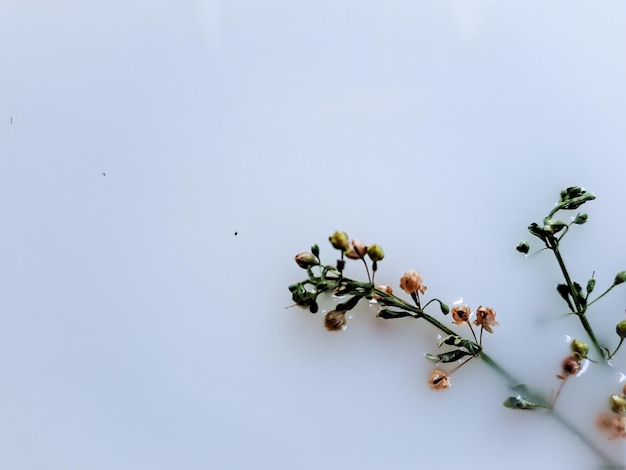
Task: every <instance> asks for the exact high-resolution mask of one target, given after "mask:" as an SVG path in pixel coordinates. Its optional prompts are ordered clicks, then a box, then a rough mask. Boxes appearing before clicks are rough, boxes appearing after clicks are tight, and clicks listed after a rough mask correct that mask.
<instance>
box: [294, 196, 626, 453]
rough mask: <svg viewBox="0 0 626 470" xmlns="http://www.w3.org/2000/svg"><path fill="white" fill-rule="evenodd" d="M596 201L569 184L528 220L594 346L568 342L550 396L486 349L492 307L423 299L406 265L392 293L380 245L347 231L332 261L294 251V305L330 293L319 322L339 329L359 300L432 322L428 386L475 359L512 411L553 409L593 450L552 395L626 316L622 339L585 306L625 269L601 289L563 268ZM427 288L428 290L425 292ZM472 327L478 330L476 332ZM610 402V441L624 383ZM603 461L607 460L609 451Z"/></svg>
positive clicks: (622, 422) (624, 425)
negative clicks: (602, 329) (538, 216)
mask: <svg viewBox="0 0 626 470" xmlns="http://www.w3.org/2000/svg"><path fill="white" fill-rule="evenodd" d="M594 199H595V196H594V195H593V194H591V193H589V192H587V191H585V190H584V189H582V188H580V187H578V186H571V187H569V188H566V189H564V190H563V191H561V193H560V198H559V201H558V202H557V203H556V205H555V206H553V207H552V208H551V209H550V210H549V212H548V214H547V216H546V217H544V218H543V221H542V222H540V223H531V224H530V225H529V226H528V232H529V233H530V234H531V235H532V236H533V237H535V238H536V239H538V240H539V241H540V242H541V245H542V246H541V248H540V251H544V252H551V253H552V254H553V255H554V257H555V259H556V261H557V264H558V266H559V269H560V270H561V274H562V276H563V281H564V282H563V283H561V284H558V285H557V286H556V290H557V293H558V294H559V295H560V297H561V298H562V299H563V301H564V302H565V304H566V305H567V309H568V312H569V313H570V314H571V315H570V318H577V319H578V320H579V321H580V323H581V326H582V328H583V329H584V332H585V333H586V335H587V339H588V340H589V344H590V345H591V347H592V348H593V350H594V352H593V355H592V357H591V358H590V359H588V357H587V356H588V354H589V346H587V344H586V343H585V342H583V341H582V340H579V339H576V340H574V341H572V343H571V352H569V353H568V354H567V357H565V358H564V359H563V360H562V362H561V366H560V372H559V373H558V374H557V378H558V379H559V380H560V384H559V387H558V389H557V390H556V392H554V391H553V393H551V394H550V398H549V399H548V398H547V397H546V396H545V395H544V394H542V393H541V392H537V391H534V390H532V389H530V388H528V387H526V386H525V385H524V384H523V383H521V382H520V381H519V380H518V379H517V378H516V377H515V376H514V375H513V374H512V373H510V372H509V371H508V370H506V369H505V368H504V367H503V366H502V365H500V364H499V363H497V362H496V361H495V360H494V359H493V358H492V357H491V356H490V355H488V354H487V353H486V352H485V351H484V349H483V332H484V331H486V332H487V333H494V328H495V327H496V326H498V322H497V321H496V312H495V310H494V309H493V308H491V307H486V306H484V305H480V306H479V307H478V308H476V310H475V311H472V310H471V308H470V306H468V305H454V306H453V308H452V310H450V308H448V306H447V305H446V304H445V303H444V302H442V301H441V300H439V299H437V298H432V299H430V300H428V299H425V298H424V297H425V295H426V292H427V290H428V288H427V287H426V285H425V284H424V278H423V277H422V275H421V274H420V272H418V271H416V270H410V271H407V272H405V273H404V274H403V275H402V277H401V278H400V283H399V284H400V289H401V290H402V291H403V292H405V293H406V294H407V295H408V296H409V297H410V299H408V300H407V299H404V298H402V297H400V296H398V295H396V294H394V292H393V290H392V288H391V286H390V285H389V284H377V283H376V282H375V277H376V273H377V270H378V263H379V262H380V261H382V260H383V258H384V256H385V254H384V251H383V249H382V248H381V246H380V245H377V244H371V245H367V244H366V243H364V242H363V241H361V240H359V239H356V238H353V239H351V238H350V237H348V234H347V233H346V232H342V231H336V232H334V233H333V234H332V235H331V236H330V237H329V242H330V244H331V245H332V247H333V248H335V249H336V250H338V251H339V256H338V259H337V260H336V262H335V263H333V264H325V263H323V262H322V260H321V259H320V251H319V247H318V246H317V245H313V246H312V247H311V250H310V251H307V252H302V253H299V254H297V255H296V256H295V262H296V264H297V265H298V266H299V267H300V268H302V269H303V270H305V271H306V278H305V279H304V280H302V281H300V282H298V283H295V284H292V285H290V286H289V290H290V292H291V296H292V299H293V301H294V303H295V304H296V305H299V306H301V307H306V308H308V309H309V311H310V312H311V313H316V312H317V311H318V310H319V306H318V302H317V300H318V297H319V296H320V295H321V294H325V293H326V294H334V298H335V299H339V301H338V303H337V304H336V305H335V306H334V308H332V309H330V311H328V312H327V313H325V316H324V326H325V327H326V328H327V329H328V330H329V331H342V330H344V329H345V326H346V321H347V320H346V319H347V316H348V312H349V311H351V310H352V309H354V308H355V307H356V306H357V304H359V303H360V301H361V300H363V299H366V300H369V301H370V303H371V304H375V305H376V306H377V307H378V314H377V316H378V317H379V318H382V319H385V320H389V319H399V318H413V319H417V320H423V321H425V322H427V323H429V324H430V325H431V326H432V327H434V328H436V329H437V330H438V331H439V332H440V333H441V334H440V335H439V340H438V342H437V344H438V346H439V347H440V348H441V352H439V353H438V354H426V355H425V356H426V358H427V359H429V360H431V361H433V362H434V363H435V366H436V367H435V368H434V369H433V370H432V371H431V372H430V374H429V376H428V384H429V386H430V387H431V388H432V389H435V390H443V389H446V388H448V387H450V383H451V382H450V376H451V375H452V374H453V373H454V372H455V371H456V370H458V369H459V368H460V367H463V366H465V365H466V364H467V363H469V362H470V361H471V360H473V359H474V358H478V359H480V360H482V361H483V362H484V363H485V364H486V365H487V366H488V367H490V368H491V369H493V371H495V372H496V373H497V374H499V375H500V376H501V377H502V378H503V379H504V380H505V381H506V382H507V383H508V384H509V386H510V388H511V390H512V391H513V392H514V395H513V396H511V397H509V398H508V399H506V400H505V401H504V402H503V405H504V406H506V407H508V408H512V409H517V410H544V411H546V412H548V413H550V414H551V415H553V416H554V417H555V418H556V419H557V421H558V422H559V423H560V424H561V425H562V426H564V427H565V428H568V429H569V430H570V431H571V432H572V433H573V434H575V435H577V436H578V437H579V438H581V439H582V441H583V442H585V443H586V444H587V445H588V446H589V447H590V449H591V450H593V451H594V452H596V453H598V451H597V448H596V447H595V446H594V445H593V443H591V441H590V440H588V439H587V438H586V437H585V436H584V435H583V434H582V433H581V431H579V430H577V429H575V428H573V426H572V425H570V424H569V423H568V422H567V420H565V419H564V418H563V417H562V416H559V414H558V411H557V410H556V408H555V404H556V400H557V398H558V396H559V394H560V392H561V390H562V388H563V386H564V385H565V383H566V382H570V381H571V380H569V379H570V378H572V377H576V376H577V375H580V373H581V371H582V370H583V369H584V366H587V365H588V364H589V363H591V362H598V361H609V360H611V359H612V358H613V356H614V355H615V354H616V353H617V352H618V350H619V349H620V347H621V346H622V344H623V342H624V340H626V320H622V321H620V322H619V323H618V324H617V325H616V327H615V332H616V334H617V336H618V338H619V342H618V344H617V346H615V347H611V348H609V347H607V346H606V345H605V344H602V343H601V342H600V340H599V339H598V336H597V335H596V334H595V332H594V330H593V328H592V326H591V324H590V319H589V318H588V316H587V313H588V309H589V307H591V306H592V305H593V304H594V303H595V302H597V301H599V300H600V299H602V298H603V297H604V296H605V295H607V294H608V293H609V292H610V291H611V290H612V289H614V288H615V287H616V286H618V285H621V284H625V283H626V271H621V272H618V273H617V274H616V275H615V277H614V279H613V282H612V284H611V285H609V286H608V287H606V288H605V290H604V291H601V293H600V294H598V291H597V290H596V279H595V277H594V276H595V272H593V273H592V274H591V276H590V278H589V279H588V280H587V282H586V283H585V282H581V283H578V282H576V281H574V280H573V277H572V276H571V275H570V273H569V272H568V270H567V268H566V265H567V263H565V261H564V259H563V255H562V253H561V250H560V247H561V242H562V240H563V238H564V237H565V235H566V234H567V233H569V231H570V229H571V228H574V227H576V226H581V225H584V224H585V223H587V221H588V219H589V216H588V215H587V214H586V213H581V212H578V210H579V208H580V207H581V206H583V205H584V204H586V203H588V202H590V201H593V200H594ZM567 211H576V212H574V213H573V215H571V216H568V217H562V214H563V213H566V212H567ZM570 214H572V213H571V212H570ZM561 219H562V220H561ZM530 248H531V247H530V244H529V243H528V242H526V241H523V240H522V241H521V242H520V244H519V245H518V246H517V250H518V251H519V252H521V253H523V254H525V255H527V254H528V253H529V251H530ZM349 260H354V261H356V262H357V263H359V264H360V263H362V264H363V266H364V268H365V272H366V275H367V279H366V280H365V281H358V280H354V279H350V278H347V277H345V276H344V269H345V266H346V263H347V262H349ZM428 293H429V294H430V291H429V290H428ZM437 304H438V306H439V309H440V312H441V314H443V315H444V317H445V316H446V315H448V314H449V313H451V323H452V325H450V326H448V325H447V324H445V321H444V320H443V319H442V317H440V316H438V315H436V314H435V313H433V312H431V311H430V310H428V308H429V307H431V305H437ZM431 308H432V307H431ZM464 325H467V328H468V329H469V332H468V334H467V337H464V336H462V335H461V334H459V333H458V332H456V331H454V330H453V329H452V328H455V326H456V327H462V326H464ZM476 328H479V329H480V330H479V331H477V330H476V331H475V329H476ZM470 333H471V334H470ZM586 361H589V362H586ZM447 367H451V369H447ZM609 408H610V413H603V414H602V415H600V416H599V417H598V419H597V425H598V427H599V428H600V429H601V430H602V431H603V432H605V433H606V434H607V435H608V437H609V439H617V438H626V387H624V389H623V390H622V393H621V394H615V395H612V396H611V397H610V400H609ZM604 460H605V462H607V463H612V462H611V459H610V458H608V457H607V458H605V459H604Z"/></svg>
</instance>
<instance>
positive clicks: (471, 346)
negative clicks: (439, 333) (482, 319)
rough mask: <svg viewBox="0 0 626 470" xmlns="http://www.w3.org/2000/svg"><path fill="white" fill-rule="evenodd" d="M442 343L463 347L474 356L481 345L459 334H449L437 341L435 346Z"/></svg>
mask: <svg viewBox="0 0 626 470" xmlns="http://www.w3.org/2000/svg"><path fill="white" fill-rule="evenodd" d="M444 344H448V345H450V346H456V347H460V348H465V349H467V351H469V353H470V354H471V355H473V356H475V355H476V354H478V353H479V352H480V351H481V347H480V346H479V345H478V344H476V343H474V342H473V341H470V340H469V339H465V338H462V337H461V336H458V335H449V336H446V337H445V338H442V339H440V340H439V341H437V346H439V347H441V346H442V345H444Z"/></svg>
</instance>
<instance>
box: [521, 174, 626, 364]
mask: <svg viewBox="0 0 626 470" xmlns="http://www.w3.org/2000/svg"><path fill="white" fill-rule="evenodd" d="M595 198H596V197H595V196H594V195H593V194H591V193H589V192H587V191H585V190H584V189H582V188H580V187H578V186H571V187H569V188H566V189H564V190H563V191H561V194H560V198H559V201H558V202H557V203H556V205H555V207H554V208H553V209H552V210H551V211H550V212H549V213H548V215H547V216H545V217H544V219H543V224H537V223H536V222H533V223H531V224H530V225H529V226H528V231H529V232H530V233H531V234H532V235H533V236H535V237H537V238H539V239H540V240H541V241H542V242H543V244H544V248H543V249H547V250H550V251H552V253H553V254H554V257H555V258H556V261H557V263H558V265H559V268H560V270H561V274H562V275H563V278H564V280H565V283H562V284H559V285H557V287H556V290H557V292H558V293H559V295H560V296H561V298H562V299H563V300H564V301H565V303H566V304H567V307H568V309H569V313H570V314H572V315H575V316H577V317H578V319H579V320H580V323H581V324H582V326H583V328H584V330H585V331H586V332H587V335H589V339H591V342H592V343H593V345H594V347H595V348H596V351H597V352H598V353H599V354H600V356H601V357H602V358H603V359H606V360H609V359H611V358H612V357H613V356H614V355H615V353H616V352H617V351H618V350H619V348H620V347H621V345H622V343H623V341H624V338H625V337H626V320H623V321H621V322H620V323H619V324H618V325H617V326H616V333H617V335H618V336H619V338H620V340H619V343H618V345H617V347H616V348H615V349H614V350H613V352H611V351H610V350H609V348H607V347H605V346H603V345H601V344H600V342H599V341H598V338H597V337H596V334H595V332H594V330H593V328H592V327H591V323H590V322H589V319H588V318H587V309H588V308H589V307H590V306H591V305H593V304H594V303H596V302H597V301H598V300H600V299H601V298H602V297H604V296H605V295H606V294H608V293H609V292H610V291H611V290H612V289H613V288H614V287H616V286H618V285H620V284H622V283H624V282H626V271H621V272H619V273H617V274H616V275H615V278H614V279H613V283H612V284H611V285H610V286H609V287H608V288H607V289H606V290H605V291H604V292H602V294H600V295H598V296H597V297H596V298H595V299H593V300H591V299H590V298H589V295H590V294H591V293H592V292H593V291H594V288H595V285H596V280H595V279H594V275H593V274H592V275H591V277H590V278H589V280H588V281H587V284H586V286H585V289H584V290H583V288H582V286H581V285H580V284H579V283H578V282H576V281H574V280H572V277H571V276H570V273H569V271H568V270H567V267H566V266H565V261H564V260H563V256H562V254H561V250H560V246H561V241H562V240H563V238H564V237H565V235H566V234H567V233H568V231H569V228H570V227H571V226H573V225H583V224H585V223H586V222H587V220H588V219H589V216H588V214H586V213H580V212H578V213H577V214H576V216H573V217H571V221H570V222H569V223H566V222H564V221H562V220H560V219H559V218H556V216H557V214H558V213H559V212H561V211H573V210H576V209H578V208H579V207H581V206H582V205H583V204H585V203H587V202H589V201H593V200H594V199H595ZM516 249H517V251H519V252H520V253H523V254H525V255H526V254H528V252H529V250H530V246H529V244H528V243H527V242H526V241H524V240H522V241H521V242H520V244H519V245H518V246H517V248H516Z"/></svg>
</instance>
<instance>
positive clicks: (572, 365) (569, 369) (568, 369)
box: [557, 356, 580, 380]
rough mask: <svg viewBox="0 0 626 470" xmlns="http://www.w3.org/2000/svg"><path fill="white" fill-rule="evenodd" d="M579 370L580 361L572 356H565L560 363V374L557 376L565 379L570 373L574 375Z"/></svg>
mask: <svg viewBox="0 0 626 470" xmlns="http://www.w3.org/2000/svg"><path fill="white" fill-rule="evenodd" d="M579 371H580V361H579V360H578V359H576V357H574V356H567V357H566V358H565V359H563V363H562V364H561V374H560V375H558V376H557V377H558V378H559V379H562V380H565V379H566V378H567V377H569V376H570V375H576V374H578V372H579Z"/></svg>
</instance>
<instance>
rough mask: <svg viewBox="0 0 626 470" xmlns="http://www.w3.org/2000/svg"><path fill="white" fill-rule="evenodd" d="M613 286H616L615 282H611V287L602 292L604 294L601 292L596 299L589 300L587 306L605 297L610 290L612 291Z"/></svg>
mask: <svg viewBox="0 0 626 470" xmlns="http://www.w3.org/2000/svg"><path fill="white" fill-rule="evenodd" d="M613 287H615V284H611V287H609V288H608V289H607V290H605V291H604V292H602V294H600V295H599V296H598V297H596V298H595V299H593V300H592V301H591V302H589V303H588V304H587V307H589V306H591V305H593V304H595V303H596V302H597V301H598V300H600V299H601V298H602V297H604V296H605V295H606V294H608V293H609V292H611V289H613Z"/></svg>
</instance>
